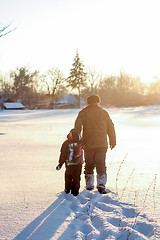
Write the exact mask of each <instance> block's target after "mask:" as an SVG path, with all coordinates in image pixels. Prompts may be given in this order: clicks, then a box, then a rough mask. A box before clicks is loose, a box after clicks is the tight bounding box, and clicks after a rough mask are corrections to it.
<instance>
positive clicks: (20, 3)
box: [0, 0, 160, 83]
mask: <svg viewBox="0 0 160 240" xmlns="http://www.w3.org/2000/svg"><path fill="white" fill-rule="evenodd" d="M159 7H160V1H159V0H112V1H111V0H26V1H25V0H14V1H12V0H1V1H0V26H1V27H2V26H4V25H7V24H8V23H11V26H10V28H9V29H12V28H15V27H16V30H14V31H13V32H12V33H10V34H8V35H6V36H4V37H1V38H0V72H7V71H10V70H15V69H16V68H17V67H22V66H28V67H30V68H31V69H34V70H36V69H38V70H40V72H42V73H43V72H45V71H47V70H48V69H50V68H52V67H58V68H59V69H60V70H62V71H63V72H64V74H65V76H66V77H67V76H68V75H69V71H70V69H71V67H72V63H73V59H74V57H75V55H76V51H77V50H78V52H79V56H80V59H81V61H83V63H84V65H85V67H86V68H88V67H94V68H95V69H96V71H97V72H100V73H102V74H103V75H110V74H118V73H119V72H120V71H124V72H125V73H127V74H130V75H132V76H133V77H139V78H140V80H141V81H142V82H145V83H151V82H152V81H155V77H157V78H160V67H159V56H160V31H159V22H160V15H159Z"/></svg>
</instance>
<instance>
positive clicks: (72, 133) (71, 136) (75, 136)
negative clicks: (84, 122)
mask: <svg viewBox="0 0 160 240" xmlns="http://www.w3.org/2000/svg"><path fill="white" fill-rule="evenodd" d="M67 138H68V139H69V140H70V141H72V142H79V140H80V134H79V133H78V131H77V130H76V129H75V128H73V129H71V131H70V132H69V134H68V135H67Z"/></svg>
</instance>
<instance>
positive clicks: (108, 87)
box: [0, 51, 160, 108]
mask: <svg viewBox="0 0 160 240" xmlns="http://www.w3.org/2000/svg"><path fill="white" fill-rule="evenodd" d="M73 91H74V93H77V96H78V99H79V106H80V98H81V97H83V98H87V96H89V95H91V94H98V95H99V96H100V98H101V104H102V105H103V106H104V107H109V106H112V107H113V106H115V107H121V106H140V105H153V104H160V80H159V79H157V80H156V81H155V82H154V83H151V84H150V85H146V84H144V83H142V82H141V81H140V79H139V78H138V77H133V76H131V75H129V74H126V73H125V72H123V71H121V72H120V73H119V74H118V75H109V76H105V77H103V76H102V74H101V73H98V72H97V71H96V70H95V68H93V67H89V68H88V69H86V68H85V66H84V64H83V62H82V61H81V59H80V57H79V53H78V51H77V52H76V55H75V58H74V60H73V64H72V67H71V69H70V73H69V76H68V77H67V78H66V77H64V73H63V72H62V71H61V70H60V69H59V68H55V67H53V68H51V69H49V70H48V71H46V73H44V74H40V72H39V71H38V70H35V71H31V70H30V69H29V68H27V67H26V66H23V67H20V68H17V69H16V70H14V71H11V72H10V73H8V75H7V76H6V75H5V76H4V75H2V74H1V75H0V95H1V96H3V97H4V98H5V99H6V100H7V99H8V100H9V101H20V102H21V103H23V104H24V105H25V106H26V107H28V108H33V107H34V106H36V104H37V103H38V102H41V103H48V108H54V104H55V103H56V101H57V99H59V98H60V97H63V96H64V95H66V94H70V93H72V92H73Z"/></svg>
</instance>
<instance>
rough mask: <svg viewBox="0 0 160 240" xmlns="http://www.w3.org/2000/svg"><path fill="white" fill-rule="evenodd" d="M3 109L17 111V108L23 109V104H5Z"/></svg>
mask: <svg viewBox="0 0 160 240" xmlns="http://www.w3.org/2000/svg"><path fill="white" fill-rule="evenodd" d="M3 105H4V107H5V108H6V109H19V108H21V109H22V108H24V106H23V104H22V103H19V102H6V103H3Z"/></svg>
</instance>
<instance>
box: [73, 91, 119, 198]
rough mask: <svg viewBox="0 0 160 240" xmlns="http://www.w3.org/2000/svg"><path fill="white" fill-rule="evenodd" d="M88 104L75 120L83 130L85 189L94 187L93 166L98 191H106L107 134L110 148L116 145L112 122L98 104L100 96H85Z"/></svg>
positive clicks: (76, 125)
mask: <svg viewBox="0 0 160 240" xmlns="http://www.w3.org/2000/svg"><path fill="white" fill-rule="evenodd" d="M87 103H88V106H86V107H85V108H84V109H82V110H81V111H80V112H79V114H78V117H77V119H76V121H75V128H76V129H77V130H78V132H79V133H80V132H81V131H82V132H83V134H82V137H83V143H84V153H85V172H84V173H85V180H86V189H87V190H92V189H93V188H94V172H93V171H94V168H96V172H97V189H98V191H99V193H101V194H105V193H107V192H106V181H107V174H106V163H105V158H106V152H107V149H108V141H107V136H108V138H109V145H110V148H111V149H113V148H114V147H115V145H116V134H115V129H114V124H113V122H112V120H111V119H110V116H109V114H108V112H107V111H105V110H104V109H103V108H102V107H100V106H99V103H100V98H99V96H97V95H91V96H89V97H88V98H87Z"/></svg>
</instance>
